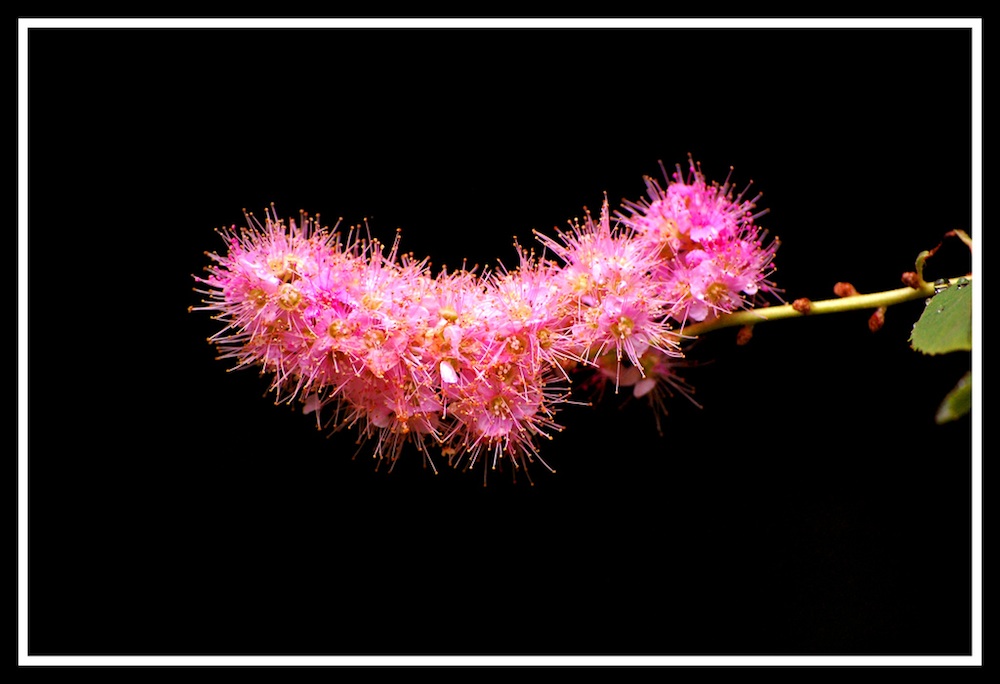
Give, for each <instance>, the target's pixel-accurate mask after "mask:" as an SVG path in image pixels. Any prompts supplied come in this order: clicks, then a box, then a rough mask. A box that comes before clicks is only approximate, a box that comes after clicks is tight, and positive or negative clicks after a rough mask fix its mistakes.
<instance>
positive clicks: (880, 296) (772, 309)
mask: <svg viewBox="0 0 1000 684" xmlns="http://www.w3.org/2000/svg"><path fill="white" fill-rule="evenodd" d="M963 277H964V278H965V279H966V280H969V281H971V280H972V276H963ZM958 280H959V278H952V279H951V280H949V281H948V283H949V284H954V283H955V282H956V281H958ZM934 288H935V285H934V284H933V283H926V282H925V283H921V285H920V286H919V287H901V288H899V289H896V290H886V291H885V292H873V293H871V294H858V295H852V296H849V297H840V298H837V299H824V300H822V301H818V302H810V303H809V307H808V311H800V310H798V309H796V308H795V307H794V306H792V305H791V304H783V305H781V306H765V307H759V308H756V309H749V310H747V311H736V312H734V313H730V314H725V315H722V316H719V317H718V318H716V319H714V320H711V321H704V322H702V323H693V324H691V325H687V326H684V327H683V328H681V330H680V334H681V335H684V336H685V337H697V336H698V335H704V334H705V333H707V332H710V331H712V330H718V329H720V328H731V327H734V326H744V325H756V324H757V323H763V322H764V321H777V320H780V319H783V318H803V317H805V316H816V315H818V314H827V313H840V312H842V311H857V310H861V309H877V308H879V307H883V306H892V305H893V304H902V303H903V302H909V301H912V300H914V299H923V298H926V297H930V296H932V295H933V294H934V292H935V289H934Z"/></svg>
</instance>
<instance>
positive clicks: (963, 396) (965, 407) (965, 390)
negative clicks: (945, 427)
mask: <svg viewBox="0 0 1000 684" xmlns="http://www.w3.org/2000/svg"><path fill="white" fill-rule="evenodd" d="M971 410H972V371H969V372H968V373H966V374H965V375H963V376H962V379H961V380H959V381H958V384H957V385H955V388H954V389H952V390H951V391H950V392H948V394H947V395H945V398H944V401H942V402H941V405H940V406H939V407H938V410H937V415H935V416H934V422H936V423H937V424H938V425H940V424H941V423H947V422H948V421H951V420H956V419H958V418H961V417H962V416H964V415H965V414H966V413H968V412H969V411H971Z"/></svg>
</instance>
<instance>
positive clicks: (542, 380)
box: [191, 161, 777, 482]
mask: <svg viewBox="0 0 1000 684" xmlns="http://www.w3.org/2000/svg"><path fill="white" fill-rule="evenodd" d="M664 176H666V173H665V172H664ZM646 188H647V194H648V198H647V199H644V200H641V201H639V202H627V201H626V202H625V203H624V204H623V205H622V207H623V209H622V210H621V211H617V212H615V214H614V216H612V213H611V210H610V208H609V205H608V201H607V197H605V198H604V201H603V203H602V206H601V211H600V214H599V216H598V217H597V218H596V219H595V218H594V217H593V216H592V215H591V214H590V212H589V211H587V210H586V209H584V216H583V219H582V220H580V219H576V220H573V221H570V222H569V228H568V229H564V230H557V231H556V235H555V236H554V237H550V236H547V235H543V234H541V233H537V232H536V237H537V239H538V241H539V242H540V243H541V245H542V247H543V256H542V257H536V256H535V255H534V254H533V253H531V252H529V251H527V250H525V249H524V248H523V247H521V246H520V245H518V244H517V243H516V242H515V247H516V250H517V256H518V264H517V267H516V268H514V269H511V270H508V269H507V268H505V267H504V266H503V265H502V264H501V265H500V266H499V267H498V268H497V269H496V270H495V271H493V272H492V273H488V274H485V273H484V274H481V275H476V274H475V273H474V271H475V269H472V270H469V269H465V268H462V269H460V270H458V271H454V272H447V271H445V270H442V271H441V272H440V273H439V274H438V275H436V276H435V275H432V274H431V273H430V269H429V266H428V263H429V262H428V261H427V260H426V259H424V260H417V259H415V258H414V257H413V255H412V254H410V253H403V252H401V251H400V235H399V233H398V232H397V234H396V237H395V240H394V241H393V243H392V245H391V246H390V247H389V248H388V250H386V248H385V246H384V245H382V244H381V243H380V242H379V241H378V240H377V239H373V238H372V237H371V235H370V231H369V230H368V227H367V223H365V224H364V226H363V227H352V228H351V229H350V231H349V232H348V233H347V236H346V238H345V237H344V236H343V235H342V234H341V233H339V232H337V227H338V226H339V223H340V222H339V221H338V223H337V224H336V225H334V227H333V228H332V229H330V228H328V227H321V224H320V222H319V216H318V215H317V216H315V217H311V216H309V215H307V214H305V213H304V212H302V213H301V214H300V216H299V219H298V221H295V220H290V221H289V222H288V223H287V224H286V223H285V222H284V221H282V220H281V219H278V218H277V214H276V212H275V211H274V207H273V206H272V207H271V208H270V209H269V210H268V211H267V212H266V213H265V220H264V222H263V223H261V222H260V221H258V220H257V219H256V218H255V217H254V216H253V215H252V214H250V213H247V212H244V214H245V217H246V221H247V225H246V227H245V228H242V229H239V230H237V229H236V227H235V226H234V227H231V228H229V229H224V230H220V231H219V233H220V235H221V236H222V238H223V240H224V242H225V245H226V252H225V253H224V254H217V253H212V254H209V255H208V256H209V257H210V259H211V261H212V264H211V265H210V266H209V267H207V268H206V271H207V275H205V276H200V277H199V276H195V280H196V282H197V287H196V288H195V290H196V292H198V293H199V294H200V295H201V296H202V303H201V306H196V307H191V309H192V310H199V311H206V312H209V313H211V314H212V315H213V318H215V319H216V320H218V321H220V322H221V323H222V324H223V327H222V329H221V330H220V331H219V332H217V333H216V334H215V335H213V336H212V337H211V338H209V342H211V343H213V344H215V345H216V347H217V348H218V350H219V358H220V359H223V360H227V361H229V362H231V363H232V364H233V365H232V369H233V370H235V369H240V368H257V369H259V371H260V372H261V374H264V375H268V376H270V390H271V391H272V392H273V393H274V395H275V402H276V403H295V402H297V403H300V404H301V405H302V408H303V412H304V413H306V414H311V415H313V416H314V417H315V421H316V425H317V427H318V428H320V429H331V430H340V429H344V428H350V429H353V430H354V431H356V433H357V434H358V437H359V441H360V442H361V443H363V444H368V445H370V446H371V452H372V457H373V458H374V459H375V461H376V463H378V464H379V465H382V464H385V465H386V466H387V469H388V470H392V469H393V468H394V467H395V466H396V464H397V463H398V461H399V460H400V458H401V457H402V454H403V453H404V451H405V449H406V447H407V445H413V446H414V447H415V449H416V450H417V451H418V452H419V453H421V454H422V455H423V458H424V463H425V465H426V466H428V467H430V468H431V469H432V470H434V471H435V472H437V460H436V459H437V456H436V455H437V454H438V453H440V455H441V456H443V457H444V460H445V462H447V463H448V464H449V465H450V466H453V467H460V468H464V469H470V468H474V467H481V468H482V470H483V476H484V482H485V478H486V476H487V473H488V472H489V471H491V470H495V469H502V468H504V467H509V468H510V470H511V472H512V473H513V474H514V475H515V476H516V474H517V473H519V472H524V473H528V472H529V471H528V468H529V466H530V465H531V464H533V463H535V462H540V463H541V464H542V465H544V466H545V467H546V468H548V469H549V470H553V469H552V468H551V467H549V466H548V464H546V463H545V461H544V460H543V459H542V457H541V450H540V448H539V443H540V442H541V441H542V440H549V439H552V438H553V436H554V435H555V434H556V433H558V432H559V431H561V430H562V426H561V425H560V424H559V423H558V422H557V419H556V416H557V414H558V413H559V412H560V411H561V410H562V409H563V408H565V407H566V406H569V405H574V404H580V403H581V402H579V401H578V400H575V399H572V398H571V390H572V388H573V384H574V382H577V381H578V379H579V378H580V377H581V376H582V377H583V385H584V386H588V387H590V388H592V389H595V388H596V389H597V390H598V391H600V390H602V389H603V388H604V387H606V386H611V385H613V387H614V390H615V392H616V393H618V392H620V391H625V392H627V394H628V396H629V397H630V398H632V399H640V400H644V401H648V402H649V403H650V404H651V405H652V406H653V407H654V413H655V416H656V420H657V426H658V427H659V426H660V416H661V415H665V414H666V408H665V407H666V399H667V398H668V397H671V396H673V395H675V394H680V395H682V396H685V397H687V398H688V399H689V400H691V401H693V399H692V394H693V391H694V390H693V388H692V387H691V386H690V385H688V384H687V383H686V382H685V381H684V380H682V379H681V378H680V377H679V376H678V374H677V370H678V369H679V368H680V367H682V366H684V365H687V362H686V360H685V355H684V353H683V351H682V347H681V343H682V342H685V340H686V339H687V338H686V337H685V336H684V335H683V326H684V325H686V324H687V323H689V322H690V321H706V320H710V319H711V318H713V317H717V316H719V315H722V314H725V313H728V312H731V311H733V310H735V309H737V308H744V307H747V306H749V303H750V302H751V301H752V300H753V299H754V298H755V297H757V296H758V295H759V294H761V293H770V294H774V293H776V292H777V290H776V289H775V287H774V285H773V283H771V281H770V280H769V279H768V278H769V275H770V273H771V272H772V270H773V267H772V266H771V261H772V259H773V256H774V252H775V250H776V248H777V242H776V241H775V242H772V243H770V244H765V237H766V232H764V231H761V230H760V229H759V228H758V227H757V226H756V224H755V222H754V221H755V219H756V218H758V217H759V216H761V215H762V214H763V213H764V212H758V213H753V209H754V208H755V203H756V201H757V200H758V199H759V195H758V196H756V197H754V198H752V199H746V198H745V196H746V192H747V191H746V190H744V191H743V192H742V193H739V194H738V195H734V192H733V189H732V187H731V185H730V183H729V179H728V178H727V180H726V182H725V183H723V184H722V185H719V184H709V183H707V182H706V181H705V177H704V175H703V174H702V172H701V170H700V168H699V167H698V166H697V165H695V164H694V162H693V161H690V163H689V170H688V174H687V176H686V177H685V176H683V175H682V173H681V169H680V167H678V168H677V171H676V173H675V174H673V178H672V180H670V181H669V182H668V184H667V186H666V188H664V187H663V186H661V185H660V184H659V182H657V181H653V180H651V179H649V178H647V179H646ZM528 478H529V480H530V474H529V475H528Z"/></svg>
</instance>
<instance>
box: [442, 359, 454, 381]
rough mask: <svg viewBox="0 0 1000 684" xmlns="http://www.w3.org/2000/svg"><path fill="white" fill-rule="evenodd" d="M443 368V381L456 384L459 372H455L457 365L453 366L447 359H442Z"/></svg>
mask: <svg viewBox="0 0 1000 684" xmlns="http://www.w3.org/2000/svg"><path fill="white" fill-rule="evenodd" d="M440 369H441V382H445V383H447V384H449V385H454V384H455V383H456V382H458V373H456V372H455V367H454V366H452V365H451V364H450V363H448V362H447V361H442V362H441V365H440Z"/></svg>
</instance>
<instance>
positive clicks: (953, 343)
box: [910, 278, 972, 354]
mask: <svg viewBox="0 0 1000 684" xmlns="http://www.w3.org/2000/svg"><path fill="white" fill-rule="evenodd" d="M910 346H911V347H913V348H914V349H916V350H917V351H919V352H923V353H924V354H947V353H948V352H953V351H971V350H972V282H971V281H968V280H965V279H964V278H960V279H959V280H958V281H957V282H956V283H955V284H954V285H952V286H951V287H947V288H945V289H944V290H942V291H940V292H938V293H937V294H936V295H934V296H933V297H931V298H930V299H929V300H928V301H927V306H925V307H924V312H923V313H922V314H921V315H920V319H919V320H918V321H917V322H916V323H915V324H914V326H913V332H912V333H911V334H910Z"/></svg>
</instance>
